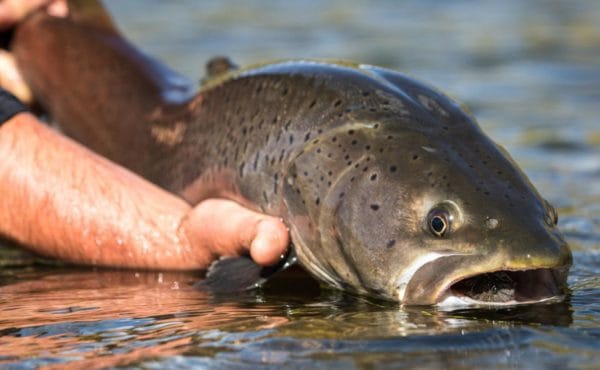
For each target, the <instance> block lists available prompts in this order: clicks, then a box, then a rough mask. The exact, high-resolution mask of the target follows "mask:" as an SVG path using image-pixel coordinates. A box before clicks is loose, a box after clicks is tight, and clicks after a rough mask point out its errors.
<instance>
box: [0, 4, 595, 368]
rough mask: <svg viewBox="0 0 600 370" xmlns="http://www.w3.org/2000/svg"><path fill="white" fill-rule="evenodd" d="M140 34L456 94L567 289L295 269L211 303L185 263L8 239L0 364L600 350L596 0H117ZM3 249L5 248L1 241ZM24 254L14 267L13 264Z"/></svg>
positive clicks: (566, 354)
mask: <svg viewBox="0 0 600 370" xmlns="http://www.w3.org/2000/svg"><path fill="white" fill-rule="evenodd" d="M108 4H109V6H110V9H111V11H112V12H113V13H114V14H115V17H116V20H117V23H118V24H119V25H120V27H121V28H122V29H123V32H124V33H125V34H126V35H127V36H128V37H130V38H131V39H132V40H133V41H134V43H136V44H138V45H140V46H141V47H142V48H143V49H144V50H146V51H147V52H150V53H151V54H153V55H156V56H158V57H159V58H161V59H163V60H166V61H167V62H168V63H169V64H170V65H171V66H172V67H173V68H175V69H176V70H179V71H182V72H183V73H185V74H187V75H188V76H191V77H194V78H197V79H200V78H201V77H202V74H203V68H204V67H203V66H204V63H205V62H206V61H207V60H208V59H209V58H210V57H212V56H214V55H229V56H231V57H232V59H233V60H234V61H235V62H237V63H238V64H241V65H244V64H250V63H255V62H259V61H264V60H265V59H267V60H268V59H282V58H289V57H328V58H331V57H333V58H336V59H350V60H355V61H360V62H363V63H371V64H378V65H383V66H386V67H390V68H394V69H398V70H401V71H403V72H406V73H408V74H410V75H413V76H415V77H417V78H419V79H421V80H424V81H427V82H429V83H431V84H433V85H435V86H437V87H439V88H440V89H441V90H443V91H445V92H446V93H448V94H449V95H450V96H452V97H454V98H456V99H457V100H459V101H461V102H463V103H465V104H466V106H467V107H468V108H469V109H470V111H471V112H472V113H473V114H474V115H475V116H476V117H477V118H478V120H479V122H480V124H481V126H482V127H483V128H484V130H485V131H486V132H488V133H489V135H490V136H491V137H492V138H494V139H495V140H497V141H498V142H499V143H501V144H502V145H504V146H505V147H506V148H507V149H508V151H509V152H510V153H511V154H512V156H513V157H514V158H515V159H516V161H517V162H518V163H519V164H521V166H522V167H523V169H524V170H525V172H527V174H528V175H529V177H530V178H531V180H532V181H533V182H534V183H535V185H536V187H537V188H538V189H539V191H540V193H541V194H543V195H544V196H545V197H546V198H547V199H548V200H549V201H550V202H551V203H553V204H555V205H556V206H557V207H558V208H559V213H560V215H561V216H560V221H559V225H560V227H561V229H562V230H563V231H564V233H565V234H566V236H567V239H568V241H569V243H570V244H571V245H572V248H573V250H574V258H575V261H574V267H573V269H572V272H571V275H570V277H569V285H570V287H571V289H572V295H571V297H569V299H567V300H566V301H565V302H560V303H553V304H538V305H531V306H523V307H512V308H511V307H508V308H500V309H493V310H484V309H461V310H454V311H450V312H441V311H437V310H435V309H433V308H428V307H411V308H399V307H398V306H397V305H394V304H390V303H384V302H378V301H371V300H367V299H364V298H358V297H353V296H350V295H346V294H342V293H339V292H335V291H330V290H326V289H319V288H318V287H317V286H316V285H315V283H314V282H313V281H311V280H309V279H307V278H306V277H302V276H297V275H293V274H288V275H287V276H282V277H280V278H278V279H276V280H277V281H275V282H273V285H272V286H271V287H269V288H268V289H265V290H263V291H260V292H253V293H249V294H245V295H241V296H235V297H229V298H219V299H215V298H213V297H210V296H208V295H206V294H205V293H204V292H201V291H199V290H197V289H194V288H193V284H194V282H196V281H198V279H199V277H198V276H195V275H193V274H168V273H163V274H159V273H136V272H115V271H87V270H73V269H65V268H60V267H56V266H54V267H53V266H46V267H40V266H33V267H32V266H29V265H30V264H31V261H32V257H30V256H26V255H22V254H15V253H16V252H7V251H6V249H4V250H3V251H2V258H0V261H2V264H4V265H6V264H7V263H8V262H11V261H12V262H11V264H12V265H13V266H16V267H12V268H8V267H5V268H2V269H0V368H1V367H4V366H8V367H9V368H10V367H11V366H12V367H14V368H34V367H38V366H41V365H49V366H56V365H61V364H62V365H64V364H70V365H72V366H73V367H75V368H86V367H88V368H95V367H113V366H123V367H132V368H137V367H143V368H151V369H163V368H189V367H194V366H196V367H200V368H238V367H242V368H253V369H254V368H259V367H261V366H265V367H268V366H272V367H273V368H279V367H283V366H286V367H289V368H327V369H329V368H344V369H348V368H401V367H427V368H451V367H456V368H465V369H467V368H473V369H479V368H485V367H490V368H499V367H500V368H506V367H510V368H534V369H535V368H539V369H544V368H548V367H552V368H575V367H576V368H594V367H595V366H597V364H598V363H600V278H599V275H600V121H599V120H600V119H599V118H598V117H600V110H599V108H598V101H600V63H599V61H600V26H599V25H600V2H597V1H584V0H577V1H566V0H564V1H559V0H551V1H542V0H535V1H527V2H524V1H517V0H512V1H504V2H497V1H491V0H485V1H479V2H471V1H454V2H443V1H434V0H427V1H416V0H415V1H405V2H396V1H391V0H390V1H385V0H383V1H378V2H368V1H361V0H351V1H334V0H332V1H324V2H321V1H311V0H309V1H287V2H276V1H254V0H252V1H233V0H227V1H207V2H196V1H191V0H187V1H180V2H168V3H166V2H159V1H144V2H142V1H140V0H136V1H131V0H129V1H126V2H125V1H117V0H111V1H109V2H108ZM8 253H11V254H10V255H9V254H8ZM19 265H20V266H21V267H18V266H19Z"/></svg>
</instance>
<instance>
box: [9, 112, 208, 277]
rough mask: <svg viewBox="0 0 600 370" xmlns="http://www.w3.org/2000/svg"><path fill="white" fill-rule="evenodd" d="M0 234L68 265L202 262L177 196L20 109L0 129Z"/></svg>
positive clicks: (173, 266) (168, 265)
mask: <svg viewBox="0 0 600 370" xmlns="http://www.w3.org/2000/svg"><path fill="white" fill-rule="evenodd" d="M0 194H1V196H2V199H1V200H0V234H2V235H4V236H7V237H9V238H11V239H14V240H16V241H17V242H19V243H21V244H23V245H25V246H32V249H33V250H34V251H35V252H37V253H40V254H43V255H47V256H51V257H56V258H60V259H63V260H67V261H71V262H74V263H83V264H94V265H102V266H120V267H131V268H149V269H153V268H161V269H194V268H205V267H206V266H207V265H208V264H209V263H210V262H211V261H212V260H213V259H214V258H215V256H214V255H213V253H212V252H211V251H210V250H209V249H208V248H205V249H204V250H202V249H200V251H199V250H198V249H196V250H194V251H192V250H191V248H192V247H191V245H190V242H189V240H188V237H187V232H186V230H185V227H182V222H183V224H185V217H186V215H187V213H188V212H189V210H190V207H189V205H188V204H187V203H185V202H184V201H183V200H181V199H180V198H178V197H176V196H174V195H172V194H170V193H168V192H166V191H164V190H162V189H160V188H158V187H156V186H154V185H152V184H151V183H149V182H147V181H145V180H144V179H142V178H140V177H138V176H136V175H135V174H133V173H131V172H129V171H127V170H125V169H123V168H121V167H119V166H117V165H116V164H113V163H112V162H110V161H108V160H106V159H104V158H102V157H100V156H98V155H96V154H94V153H93V152H91V151H89V150H87V149H85V148H84V147H82V146H80V145H79V144H77V143H75V142H73V141H71V140H70V139H68V138H65V137H63V136H62V135H60V134H58V133H56V132H55V131H53V130H52V129H50V128H48V127H46V126H44V125H42V124H40V123H38V121H37V120H36V119H35V117H33V116H32V115H30V114H28V113H21V114H18V115H16V116H15V117H13V118H12V119H11V120H9V121H8V122H6V123H5V124H4V125H2V126H1V127H0Z"/></svg>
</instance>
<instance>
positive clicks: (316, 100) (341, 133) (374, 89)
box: [15, 15, 572, 304]
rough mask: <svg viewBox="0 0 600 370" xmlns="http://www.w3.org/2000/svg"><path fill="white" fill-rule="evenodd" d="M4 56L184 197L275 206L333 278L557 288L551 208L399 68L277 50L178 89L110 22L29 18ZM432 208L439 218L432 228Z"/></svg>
mask: <svg viewBox="0 0 600 370" xmlns="http://www.w3.org/2000/svg"><path fill="white" fill-rule="evenodd" d="M96 35H99V36H98V37H96ZM60 45H66V47H64V48H62V47H60ZM15 53H16V55H17V57H18V58H19V59H20V60H21V61H22V62H23V63H22V64H23V66H24V67H25V68H24V69H23V73H24V75H25V77H26V79H27V80H28V82H29V83H30V85H31V86H32V87H33V90H34V92H35V93H36V95H37V96H38V98H40V101H41V102H42V104H44V105H45V108H46V109H48V111H49V112H50V113H51V114H52V115H53V116H54V117H55V118H56V120H57V121H58V122H60V124H61V125H62V127H63V128H64V129H65V132H67V133H68V134H69V135H71V136H73V137H74V138H75V139H77V140H79V141H81V142H82V143H84V144H86V145H88V146H90V147H91V148H93V149H94V150H96V151H98V152H99V153H101V154H104V155H106V156H107V157H109V158H111V159H112V160H114V161H117V162H119V163H121V164H123V165H125V166H127V167H129V168H131V169H133V170H134V171H136V172H138V173H139V174H141V175H143V176H145V177H146V178H148V179H150V180H151V181H153V182H155V183H157V184H159V185H160V186H162V187H164V188H166V189H169V190H171V191H173V192H176V193H179V194H181V195H182V196H183V197H184V198H185V199H186V200H188V201H189V202H190V203H192V204H195V203H197V202H199V201H200V200H202V199H205V198H207V197H211V196H219V197H227V198H231V199H235V200H238V201H240V202H242V203H243V204H246V205H248V206H250V207H254V208H257V209H261V210H263V211H264V212H266V213H269V214H272V215H278V216H281V217H282V218H283V219H284V221H285V222H286V224H287V225H288V226H289V227H290V232H291V236H292V241H293V244H294V249H295V252H296V254H297V256H298V260H299V262H300V264H301V265H302V266H303V267H304V268H306V269H307V270H308V271H309V272H310V273H311V274H313V275H314V276H316V277H317V278H319V279H321V280H322V281H324V282H325V283H327V284H329V285H331V286H334V287H337V288H339V289H345V290H351V291H355V292H358V293H361V294H368V295H374V296H377V297H382V298H385V299H390V300H395V301H400V302H402V303H404V304H436V303H439V302H441V301H443V300H444V299H445V298H447V297H448V296H449V295H450V293H449V292H450V290H451V289H450V287H451V286H452V284H454V283H455V282H457V281H460V280H463V279H467V278H470V277H472V276H476V275H480V274H486V273H491V272H496V271H530V270H531V271H540V273H535V277H536V279H538V280H539V283H536V284H537V285H538V286H535V287H530V286H528V285H524V286H525V287H527V289H530V288H531V290H540V292H539V294H534V295H533V296H534V298H535V296H540V297H547V296H550V295H558V294H561V293H562V292H563V289H564V285H565V281H566V271H567V270H568V268H569V266H570V264H571V260H572V257H571V252H570V250H569V248H568V245H567V244H566V243H565V241H564V239H563V237H562V236H561V234H560V232H559V231H558V229H557V228H556V226H555V217H554V211H553V209H552V207H551V206H550V205H549V204H548V203H547V202H546V201H545V200H544V199H543V198H542V197H541V196H540V195H539V194H538V192H537V191H536V190H535V188H534V187H533V186H532V185H531V183H530V182H529V180H528V179H527V177H526V176H525V175H524V174H523V173H522V172H521V171H520V170H519V168H518V166H517V165H516V164H515V163H514V161H513V160H512V159H510V157H509V156H508V154H506V152H505V151H504V150H503V149H502V148H500V147H499V146H498V145H496V144H495V143H494V142H493V141H491V140H490V139H489V138H488V137H487V136H486V135H485V134H484V133H483V132H482V131H481V129H480V128H479V126H478V125H477V124H476V123H475V121H474V120H473V118H471V117H470V116H469V115H468V114H466V113H465V112H464V111H463V110H462V109H461V108H460V106H459V105H458V104H457V103H455V102H454V101H452V100H451V99H449V98H448V97H446V96H444V95H443V94H441V93H439V92H437V91H435V90H434V89H432V88H430V87H428V86H425V85H423V84H422V83H419V82H417V81H415V80H413V79H411V78H408V77H406V76H404V75H402V74H400V73H397V72H393V71H389V70H386V69H382V68H376V67H371V66H360V65H354V66H353V65H351V64H335V63H324V62H314V61H288V62H280V63H274V64H270V65H263V66H260V67H257V68H251V69H247V70H242V71H239V72H232V73H230V74H228V75H225V76H216V77H213V78H212V80H209V81H207V83H206V85H205V87H204V88H202V89H201V90H200V91H199V92H198V94H196V95H195V96H191V97H187V96H186V89H185V86H184V87H181V85H178V86H176V88H175V89H171V88H170V86H171V85H170V82H169V80H168V79H167V77H169V78H170V77H172V75H171V74H168V73H165V74H164V75H160V73H163V72H160V71H162V69H160V68H156V65H155V64H154V63H150V61H149V60H148V59H147V58H145V57H144V56H141V55H140V53H139V52H138V51H137V50H135V48H133V47H132V46H131V45H129V44H127V43H126V42H125V41H123V40H122V39H121V37H120V36H119V35H118V34H115V33H114V31H108V33H107V34H104V33H103V30H102V29H96V28H89V27H87V28H82V27H81V26H79V25H77V24H76V23H73V22H70V21H69V20H64V21H63V20H56V19H50V18H48V17H43V16H41V15H39V16H37V18H35V17H32V18H30V20H29V21H28V23H26V24H25V25H23V26H22V28H21V29H20V30H19V31H18V32H17V34H16V46H15ZM69 56H72V57H69ZM90 66H93V67H90ZM56 71H59V72H60V73H54V72H56ZM148 71H150V72H152V73H150V72H148ZM163 76H167V77H164V78H163ZM175 77H177V76H175ZM161 78H163V79H161ZM175 80H177V78H175ZM61 84H66V85H68V86H69V87H70V88H69V89H62V88H60V86H62V85H61ZM173 91H174V92H175V93H176V94H175V95H177V94H179V93H180V95H178V96H177V98H173V96H171V95H169V94H167V93H169V92H173ZM111 96H112V97H115V98H114V99H113V98H111ZM432 210H433V211H434V213H435V212H442V213H443V214H444V215H447V217H448V223H447V229H446V230H445V233H444V235H443V236H441V237H440V236H436V235H434V233H433V232H432V231H431V230H430V228H431V227H430V222H431V217H429V215H430V214H431V212H432ZM546 269H547V270H546ZM536 279H533V280H536ZM525 280H526V279H525ZM536 281H537V280H536ZM464 285H465V286H476V285H477V284H464ZM507 286H510V284H507ZM522 293H523V292H521V293H520V294H522Z"/></svg>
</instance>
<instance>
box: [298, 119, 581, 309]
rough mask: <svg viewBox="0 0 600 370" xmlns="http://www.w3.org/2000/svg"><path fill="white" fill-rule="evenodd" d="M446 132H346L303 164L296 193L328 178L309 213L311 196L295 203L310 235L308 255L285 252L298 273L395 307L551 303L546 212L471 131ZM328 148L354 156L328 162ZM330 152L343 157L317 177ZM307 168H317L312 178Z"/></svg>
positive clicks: (561, 261)
mask: <svg viewBox="0 0 600 370" xmlns="http://www.w3.org/2000/svg"><path fill="white" fill-rule="evenodd" d="M463 118H464V119H469V118H468V117H463ZM359 127H362V128H359ZM456 128H457V132H456V133H455V134H446V135H444V136H440V135H434V134H432V133H431V132H429V131H418V130H407V129H406V127H404V126H403V125H399V124H392V123H389V122H388V124H386V123H385V122H384V123H380V124H379V125H378V124H374V123H373V122H367V123H359V124H356V123H354V124H353V125H352V128H351V129H348V128H347V127H346V128H345V129H344V132H343V133H341V132H340V131H341V130H338V131H337V133H336V132H333V133H330V134H329V137H323V138H322V140H321V143H320V144H318V145H317V146H315V147H313V148H311V149H310V150H307V151H306V152H305V153H303V159H302V160H301V161H299V163H297V164H296V166H297V167H298V168H297V170H298V171H299V173H301V172H303V174H304V175H305V176H302V175H300V176H296V180H297V181H300V182H299V183H298V182H297V183H296V185H297V186H298V188H302V192H300V191H298V193H303V194H304V193H307V192H308V191H307V189H308V188H312V189H314V187H315V186H314V185H315V182H318V181H319V179H320V178H321V177H323V176H322V175H321V176H319V173H322V174H325V177H326V176H327V175H330V176H333V178H332V181H329V186H325V184H323V187H325V188H327V190H326V191H325V192H323V191H321V192H317V194H320V198H318V199H317V201H316V202H314V199H313V198H311V197H313V196H314V195H313V194H311V195H310V196H309V198H307V199H305V200H303V203H304V205H305V207H307V208H308V209H307V210H306V212H305V214H306V215H309V218H311V219H313V220H314V221H315V222H314V224H315V226H314V228H315V229H316V231H315V230H313V231H314V232H313V235H314V238H313V240H311V241H310V243H308V244H310V245H312V247H311V246H308V247H306V246H305V247H302V245H298V246H297V247H298V248H297V249H298V250H299V253H298V256H299V259H300V261H301V263H303V265H304V266H305V267H306V268H307V269H308V270H309V271H312V272H313V273H314V275H316V276H317V277H320V278H321V279H322V280H324V281H326V282H328V283H329V284H331V285H334V286H337V287H339V288H341V289H345V290H354V291H357V292H358V293H361V294H368V295H373V296H377V297H382V298H386V299H390V300H395V301H399V302H401V303H403V304H418V305H420V304H423V305H432V304H439V305H508V304H519V303H530V302H539V301H544V300H549V299H556V297H560V296H561V295H563V294H564V293H565V291H566V277H567V272H568V269H569V267H570V265H571V261H572V256H571V252H570V249H569V247H568V245H567V243H566V242H565V240H564V238H563V236H562V235H561V233H560V231H559V230H558V229H557V226H556V225H557V217H558V216H557V214H556V210H555V209H554V208H553V207H552V206H551V205H550V204H549V203H548V202H547V201H546V200H544V199H543V198H542V197H541V196H540V195H539V193H538V192H537V191H536V189H535V188H534V186H533V185H532V184H531V183H530V181H529V180H528V179H527V177H526V175H525V174H524V173H523V172H522V171H521V170H520V169H519V167H518V166H517V165H516V163H515V162H514V161H513V160H512V159H511V158H510V156H509V155H508V153H507V152H506V151H505V150H504V149H503V148H501V147H500V146H499V145H497V144H495V143H494V142H493V141H491V140H490V139H489V138H488V137H487V136H486V135H485V134H483V132H482V131H481V130H480V129H479V128H478V126H477V125H476V124H474V123H473V122H470V124H469V125H465V127H463V128H462V129H461V128H460V127H458V125H457V127H456ZM344 134H346V135H347V136H346V137H344ZM348 135H350V136H348ZM452 135H454V136H452ZM332 137H335V138H336V140H335V142H340V141H342V142H343V143H344V145H343V146H342V147H345V146H346V145H348V147H349V148H352V147H355V148H356V149H355V150H346V151H345V152H344V151H343V150H342V151H341V152H339V151H340V150H341V149H340V147H339V145H333V144H335V143H333V142H332ZM353 142H356V144H352V143H353ZM317 147H318V148H320V150H318V152H320V153H321V154H317V150H316V148H317ZM332 152H333V153H336V154H337V155H338V156H342V154H344V153H350V155H349V156H348V154H346V155H344V156H343V157H342V158H345V159H347V160H346V161H340V160H337V161H332V162H331V164H330V165H329V166H327V161H326V160H325V159H324V158H322V157H319V156H320V155H322V153H332ZM311 155H312V156H317V157H318V158H311ZM313 159H314V160H313ZM317 159H318V160H317ZM340 162H343V163H342V165H341V166H340V164H339V163H340ZM314 163H320V164H321V166H322V167H324V169H322V171H321V172H319V171H317V172H316V175H315V176H314V179H313V178H311V176H312V173H311V172H310V171H309V170H308V169H310V170H312V171H313V172H314V171H315V166H314ZM332 168H333V170H331V169H332ZM332 173H333V175H332ZM302 178H304V179H302ZM302 181H304V183H303V182H302ZM309 185H310V186H309ZM308 193H310V192H308ZM306 234H309V233H306ZM299 238H301V237H299ZM300 244H303V243H300Z"/></svg>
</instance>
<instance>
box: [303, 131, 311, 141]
mask: <svg viewBox="0 0 600 370" xmlns="http://www.w3.org/2000/svg"><path fill="white" fill-rule="evenodd" d="M308 139H310V132H307V133H306V135H305V136H304V142H305V143H306V142H307V141H308Z"/></svg>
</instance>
